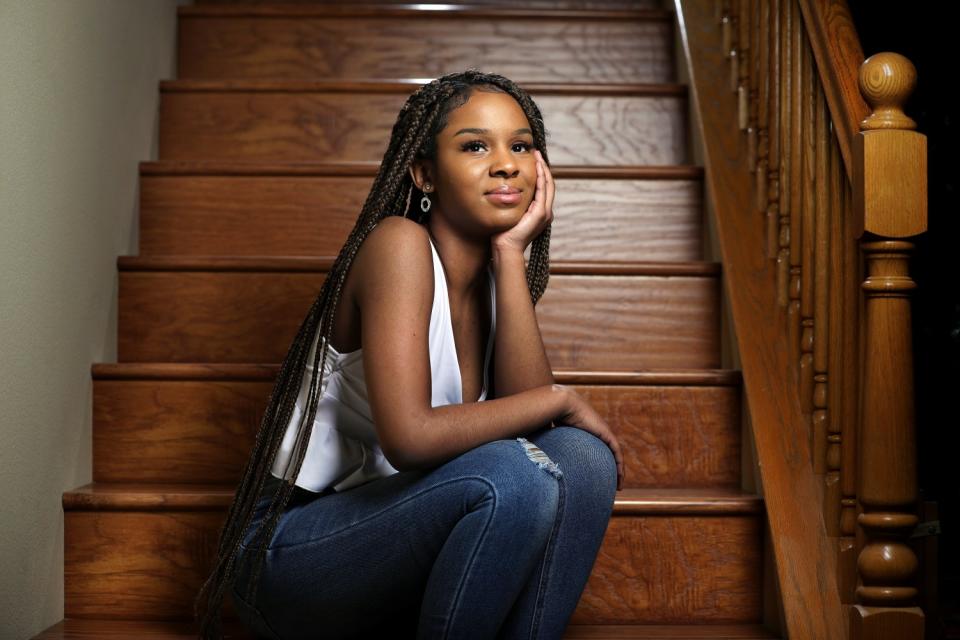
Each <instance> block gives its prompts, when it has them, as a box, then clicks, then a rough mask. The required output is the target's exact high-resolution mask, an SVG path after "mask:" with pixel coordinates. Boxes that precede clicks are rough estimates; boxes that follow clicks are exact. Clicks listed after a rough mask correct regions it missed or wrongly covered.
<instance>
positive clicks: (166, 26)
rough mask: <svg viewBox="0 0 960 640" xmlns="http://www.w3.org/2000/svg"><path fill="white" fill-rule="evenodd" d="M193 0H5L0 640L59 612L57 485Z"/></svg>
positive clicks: (69, 473) (1, 55) (82, 419)
mask: <svg viewBox="0 0 960 640" xmlns="http://www.w3.org/2000/svg"><path fill="white" fill-rule="evenodd" d="M178 4H188V2H187V1H186V0H136V1H133V0H0V438H2V439H0V487H2V489H0V638H2V639H4V640H6V639H7V638H29V637H31V636H33V635H34V634H36V633H38V632H40V631H41V630H42V629H44V628H46V627H48V626H50V625H52V624H54V623H56V622H57V621H59V620H60V619H62V618H63V511H62V507H61V503H60V500H61V494H62V492H63V491H66V490H69V489H73V488H75V487H78V486H80V485H83V484H85V483H87V482H90V480H91V404H92V403H91V380H90V365H91V364H92V363H94V362H115V361H116V312H117V270H116V258H117V256H118V255H130V254H136V253H137V243H136V237H137V222H136V213H137V199H138V189H139V186H138V182H137V163H138V162H139V161H141V160H151V159H155V158H156V146H157V113H158V110H157V106H158V100H159V92H158V85H157V83H158V81H159V80H161V79H168V78H173V77H175V66H174V62H175V51H176V49H175V44H176V6H177V5H178Z"/></svg>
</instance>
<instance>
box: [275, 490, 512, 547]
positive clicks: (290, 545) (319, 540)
mask: <svg viewBox="0 0 960 640" xmlns="http://www.w3.org/2000/svg"><path fill="white" fill-rule="evenodd" d="M466 479H470V480H479V481H480V482H482V483H484V484H485V485H487V486H488V487H490V488H491V489H493V492H494V495H496V487H495V486H494V485H493V484H492V483H491V482H490V481H488V480H487V479H486V478H484V477H483V476H475V475H470V476H459V477H456V478H450V479H449V480H444V481H443V482H441V483H439V484H435V485H432V486H430V487H425V488H424V489H421V490H420V491H418V492H417V493H415V494H413V495H410V496H407V497H406V498H405V499H404V500H402V501H400V502H395V503H392V504H390V505H389V506H387V507H384V508H383V509H381V510H379V511H377V512H376V513H371V514H370V515H368V516H367V517H366V518H363V519H362V520H358V521H357V522H352V523H350V524H348V525H346V526H344V527H341V528H340V529H338V530H336V531H333V532H331V533H328V534H326V535H324V536H323V537H321V538H315V539H313V540H305V541H303V542H294V543H291V544H284V545H273V546H269V547H267V553H270V552H272V551H279V550H281V549H294V548H297V547H301V546H304V545H309V544H316V543H318V542H323V541H325V540H327V539H328V538H332V537H333V536H337V535H340V534H341V533H345V532H347V531H349V530H350V529H352V528H353V527H356V526H357V525H360V524H363V523H365V522H367V521H369V520H372V519H374V518H377V517H379V516H381V515H383V514H384V513H386V512H387V511H389V510H390V509H395V508H397V507H399V506H401V505H404V504H406V503H407V502H409V501H410V500H413V499H414V498H419V497H420V496H422V495H424V494H426V493H428V492H430V491H433V490H434V489H439V488H440V487H443V486H446V485H447V484H449V483H451V482H457V481H459V480H466ZM274 533H276V532H274Z"/></svg>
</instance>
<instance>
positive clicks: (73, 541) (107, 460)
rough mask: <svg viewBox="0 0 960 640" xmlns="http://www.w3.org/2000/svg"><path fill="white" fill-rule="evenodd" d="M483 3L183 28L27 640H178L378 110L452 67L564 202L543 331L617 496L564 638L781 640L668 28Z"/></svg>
mask: <svg viewBox="0 0 960 640" xmlns="http://www.w3.org/2000/svg"><path fill="white" fill-rule="evenodd" d="M489 4H490V6H489V7H484V6H481V5H472V6H469V7H460V8H448V9H446V10H443V11H437V10H430V9H428V8H426V7H425V6H424V5H409V6H401V5H395V6H385V5H381V6H373V5H366V4H362V3H360V4H352V5H337V4H326V3H322V2H315V3H308V2H301V3H289V4H281V3H269V2H265V3H261V4H252V5H241V4H232V3H219V2H204V3H201V4H198V5H196V6H184V7H180V8H179V10H178V18H179V42H178V52H179V58H178V78H177V79H176V80H169V81H164V82H162V83H161V85H160V92H161V105H160V151H159V161H157V162H144V163H142V164H141V166H140V181H141V182H140V187H141V188H140V193H141V202H140V216H141V218H140V220H141V227H140V229H141V231H140V254H139V255H137V256H121V257H120V258H119V259H118V269H119V303H118V306H119V311H118V313H119V336H118V360H119V362H117V363H103V364H95V365H93V367H92V377H93V394H94V399H93V411H94V435H93V438H94V443H93V444H94V447H93V450H94V454H93V455H94V460H93V482H92V483H91V484H88V485H85V486H82V487H79V488H77V489H75V490H73V491H69V492H67V493H65V494H64V496H63V508H64V513H65V533H64V535H65V601H66V605H65V620H63V621H61V622H60V623H58V624H57V625H55V626H53V627H51V628H50V629H48V630H46V631H44V632H43V633H41V634H40V635H39V636H37V638H44V639H52V638H93V637H97V638H121V637H123V638H128V637H136V638H158V639H159V638H163V639H167V638H189V637H194V636H195V627H194V626H193V623H192V622H191V620H190V618H191V613H192V601H193V598H194V596H195V594H196V592H197V590H198V589H199V587H200V584H201V582H202V580H203V579H204V578H205V577H206V575H207V573H208V571H209V569H210V566H211V563H212V561H213V559H214V558H215V555H216V543H217V535H218V532H219V527H220V525H221V523H222V521H223V518H224V516H225V513H226V509H227V507H228V506H229V504H230V501H231V499H232V495H233V489H234V487H235V484H236V482H237V481H238V479H239V475H240V473H241V471H242V469H243V467H244V464H245V462H246V460H247V457H248V455H249V451H250V447H251V445H252V442H253V437H254V434H255V432H256V429H257V428H258V427H259V423H260V417H261V414H262V412H263V410H264V408H265V406H266V402H267V398H268V395H269V393H270V389H271V386H272V380H273V379H274V377H275V375H276V374H277V371H278V365H277V364H276V363H278V362H279V361H280V360H281V359H282V357H283V356H284V354H285V353H286V350H287V348H288V346H289V344H290V342H291V340H292V338H293V334H294V332H295V330H296V328H297V326H298V325H299V323H300V321H301V320H302V318H303V316H304V314H305V313H306V310H307V307H308V306H309V305H310V303H311V302H312V301H313V299H314V298H315V297H316V295H317V293H318V292H319V289H320V287H321V285H322V283H323V281H324V278H325V275H326V273H327V271H328V269H329V268H330V266H331V264H332V260H333V257H335V256H336V254H337V252H338V251H339V249H340V247H341V245H342V243H343V241H344V240H345V239H346V236H347V233H348V232H349V230H350V229H351V227H352V225H353V222H354V220H355V218H356V215H357V213H358V212H359V210H360V208H361V205H362V204H363V201H364V199H365V197H366V195H367V191H368V189H369V187H370V184H371V183H372V179H373V176H374V175H375V174H376V169H377V164H378V162H379V159H380V158H381V157H382V154H383V152H384V149H385V147H386V143H387V141H388V139H389V132H390V127H391V126H392V124H393V121H394V119H395V117H396V114H397V112H398V111H399V108H400V106H401V105H402V104H403V102H404V100H405V99H406V97H407V96H408V95H409V94H410V93H411V92H412V91H413V90H414V89H415V88H416V87H417V86H419V84H421V83H422V82H426V80H423V79H424V78H427V79H429V78H432V77H435V76H438V75H442V74H444V73H448V72H450V71H454V70H462V69H466V68H468V67H475V68H479V69H482V70H484V71H493V72H496V73H502V74H503V75H506V76H508V77H510V78H511V79H514V80H515V81H518V82H519V83H520V84H522V85H523V86H524V87H525V88H526V89H527V90H528V91H529V92H530V93H531V95H532V97H533V98H534V99H535V100H536V101H537V102H538V104H539V105H540V107H541V109H542V110H543V114H544V119H545V123H546V127H547V130H548V145H549V146H548V150H549V153H550V158H551V162H552V163H553V165H554V167H553V173H554V176H555V177H556V178H557V185H558V189H557V201H556V206H555V211H556V214H557V217H556V221H555V222H554V228H553V233H552V238H551V279H550V285H549V287H548V289H547V291H546V293H545V295H544V297H543V299H542V301H541V302H540V303H539V304H538V306H537V314H538V318H539V322H540V327H541V332H542V335H543V339H544V344H545V346H546V348H547V351H548V355H549V357H550V361H551V364H552V366H553V367H554V369H555V371H556V378H557V381H558V382H559V383H561V384H568V385H572V386H574V387H576V389H577V390H578V391H579V392H581V393H582V394H583V395H585V396H586V397H587V398H588V399H589V400H590V401H591V403H592V404H593V405H594V406H595V407H596V408H597V409H598V410H599V411H601V412H602V413H603V414H604V415H605V416H606V418H607V419H608V421H609V422H610V424H611V426H612V427H614V428H615V429H616V431H617V433H618V436H619V438H620V441H621V443H622V445H623V447H624V454H625V466H626V478H625V489H624V490H623V491H620V492H619V493H618V495H617V499H616V504H615V507H614V513H613V517H612V519H611V522H610V525H609V528H608V530H607V534H606V538H605V541H604V543H603V547H602V548H601V550H600V554H599V556H598V558H597V561H596V564H595V567H594V571H593V574H592V575H591V578H590V580H589V582H588V584H587V587H586V589H585V591H584V593H583V596H582V598H581V601H580V604H579V606H578V608H577V610H576V612H575V613H574V616H573V619H572V620H571V625H570V627H569V629H568V632H567V634H566V636H565V637H566V638H583V639H586V638H595V639H599V638H691V639H692V638H710V639H720V638H731V639H732V638H774V637H778V636H777V635H776V634H774V633H772V632H771V631H769V630H767V627H765V625H764V620H765V619H769V618H770V617H775V614H773V616H771V614H770V613H769V612H770V611H771V610H776V607H777V605H778V603H777V602H775V597H776V596H771V595H770V594H771V593H775V585H773V588H771V587H770V586H765V585H769V580H770V574H769V571H770V567H769V566H768V565H769V559H768V556H767V553H766V549H765V547H766V544H767V543H766V541H765V539H764V533H765V529H766V518H765V511H764V504H763V501H762V499H761V498H760V497H759V496H757V495H755V494H754V493H752V492H750V491H745V490H743V489H741V486H742V483H741V474H742V471H741V467H742V460H741V408H740V402H741V390H740V385H741V376H740V373H739V371H734V370H726V369H722V368H720V367H721V366H722V365H721V358H720V320H719V315H720V314H719V312H720V294H721V291H720V277H721V272H720V268H719V265H718V264H716V263H711V262H705V261H703V243H702V237H703V224H702V222H703V220H702V218H703V202H702V186H703V185H702V181H703V171H702V168H701V167H697V166H691V165H690V164H688V158H687V155H686V153H687V152H686V140H687V127H688V123H687V121H686V116H687V87H686V86H684V85H679V84H676V83H675V76H674V61H673V29H674V28H675V25H674V20H675V16H674V14H673V12H672V11H669V10H663V9H661V8H659V7H658V6H656V4H655V2H654V1H653V0H646V1H643V0H634V1H630V0H622V1H619V2H618V1H616V0H611V1H608V2H602V3H600V2H597V3H590V2H587V1H586V0H584V1H583V2H577V1H575V0H570V1H568V2H551V3H545V2H538V1H536V0H533V1H531V2H528V3H525V6H526V7H527V8H526V9H523V8H517V7H516V5H514V4H511V5H509V7H504V6H496V5H495V4H494V3H492V2H491V3H489ZM587 5H589V6H591V7H594V8H591V9H589V10H584V9H582V8H581V7H582V6H587ZM598 6H599V8H596V7H598ZM507 18H508V19H507ZM411 78H414V79H417V80H411ZM584 80H589V82H585V81H584ZM765 569H766V571H767V573H765ZM225 617H226V618H227V625H226V628H227V637H241V638H245V637H250V636H249V634H247V633H246V632H245V631H244V630H243V629H242V628H240V627H239V623H238V622H237V621H236V620H235V618H233V613H232V610H231V608H230V605H229V603H227V606H226V607H225ZM774 624H776V621H775V620H774Z"/></svg>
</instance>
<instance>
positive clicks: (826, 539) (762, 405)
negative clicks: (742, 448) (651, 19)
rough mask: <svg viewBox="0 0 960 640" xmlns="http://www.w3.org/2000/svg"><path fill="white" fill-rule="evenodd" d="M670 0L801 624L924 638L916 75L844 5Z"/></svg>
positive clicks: (786, 601) (794, 619) (770, 500)
mask: <svg viewBox="0 0 960 640" xmlns="http://www.w3.org/2000/svg"><path fill="white" fill-rule="evenodd" d="M674 1H675V6H676V14H677V17H678V21H679V27H680V32H681V38H682V41H683V45H684V48H685V50H686V54H687V60H688V64H689V75H690V78H691V84H692V86H691V95H692V96H693V98H694V103H695V110H696V112H697V113H698V114H699V120H698V124H699V125H700V127H701V138H702V140H703V145H704V155H705V164H706V176H707V185H706V186H707V189H708V195H709V197H710V199H711V201H712V202H713V210H714V212H715V221H716V232H717V239H718V242H719V246H720V252H721V260H722V262H723V272H724V274H725V282H724V284H725V293H726V295H727V297H728V299H729V301H730V308H731V312H732V316H733V323H734V329H735V333H736V336H737V342H738V346H739V352H740V358H741V363H742V369H743V380H744V389H745V393H746V402H747V409H748V413H749V415H750V416H751V421H750V422H751V429H752V433H753V436H754V440H755V443H756V452H757V456H758V458H759V460H758V463H759V472H760V477H761V480H762V490H763V493H764V498H765V500H766V504H767V514H768V519H769V523H770V530H771V534H772V535H771V537H772V540H773V547H774V558H775V561H776V569H777V575H778V580H779V585H780V592H781V593H782V599H783V602H782V605H783V614H784V615H783V618H784V623H785V625H786V627H787V629H786V632H787V635H788V636H789V637H795V638H818V639H819V638H851V639H853V638H856V639H860V638H890V639H891V640H892V639H893V638H905V639H919V638H922V637H923V622H924V620H923V612H922V611H921V610H920V609H919V608H918V607H917V606H916V605H915V602H914V599H915V597H916V593H917V591H916V588H915V586H914V584H915V582H916V580H917V562H916V556H915V554H914V553H913V550H912V549H911V548H910V543H909V541H908V539H907V538H908V536H909V534H910V533H911V531H912V528H913V526H915V525H916V522H917V516H916V506H917V505H916V499H917V488H916V454H915V434H914V417H913V410H914V408H913V369H912V367H913V363H912V353H911V334H910V308H909V295H910V292H911V290H912V289H913V288H914V286H915V285H914V283H913V281H912V280H911V279H910V276H909V270H908V266H907V264H908V261H907V258H908V255H909V252H910V251H911V249H912V248H913V245H912V244H911V243H910V242H908V241H906V240H904V238H910V237H912V236H915V235H917V234H920V233H923V232H924V231H925V230H926V199H927V194H926V139H925V138H924V136H922V135H921V134H919V133H917V132H916V131H914V130H913V129H914V128H915V125H914V124H913V122H912V120H910V119H909V118H908V117H907V116H906V115H905V114H904V113H903V110H902V106H903V104H904V102H905V100H906V99H907V97H908V96H909V94H910V92H911V91H912V89H913V85H914V83H915V79H916V76H915V71H914V69H913V66H912V65H911V64H910V62H909V61H908V60H906V58H904V57H902V56H899V55H898V54H894V53H881V54H877V55H875V56H872V57H871V58H870V59H868V60H866V61H864V60H863V52H862V49H861V47H860V43H859V40H858V38H857V35H856V31H855V29H854V27H853V21H852V18H851V16H850V13H849V10H848V8H847V6H846V4H845V2H844V1H843V0H763V1H761V2H756V1H754V2H751V1H750V0H723V1H719V0H718V1H717V2H716V3H715V4H714V5H712V6H711V5H709V4H708V3H703V2H697V1H696V0H674Z"/></svg>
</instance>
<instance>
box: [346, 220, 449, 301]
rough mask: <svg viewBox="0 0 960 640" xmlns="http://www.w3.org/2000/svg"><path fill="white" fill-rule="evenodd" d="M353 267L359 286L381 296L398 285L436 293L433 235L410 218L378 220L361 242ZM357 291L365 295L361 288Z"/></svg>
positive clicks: (416, 292) (394, 289)
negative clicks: (434, 290) (434, 285)
mask: <svg viewBox="0 0 960 640" xmlns="http://www.w3.org/2000/svg"><path fill="white" fill-rule="evenodd" d="M354 267H355V268H356V269H357V271H358V274H357V275H358V276H360V277H359V278H358V283H357V284H358V285H359V289H364V290H367V291H368V292H371V291H372V292H374V293H375V294H381V295H382V294H386V293H390V292H396V291H397V289H398V288H399V289H404V290H412V291H413V292H414V293H415V294H419V295H421V296H424V297H426V296H427V295H429V296H431V297H432V295H433V256H432V250H431V248H430V234H429V232H428V231H427V228H426V227H424V226H423V225H421V224H419V223H417V222H414V221H413V220H410V219H409V218H405V217H403V216H388V217H386V218H384V219H383V220H381V221H380V222H378V223H377V226H376V227H374V228H373V230H372V231H371V232H370V233H369V234H367V237H366V238H364V241H363V243H362V244H361V245H360V249H359V250H358V251H357V255H356V257H355V258H354V264H353V266H352V267H351V271H352V270H353V268H354ZM357 294H358V299H360V298H363V297H364V296H363V295H362V294H361V292H360V291H359V290H358V291H357Z"/></svg>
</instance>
